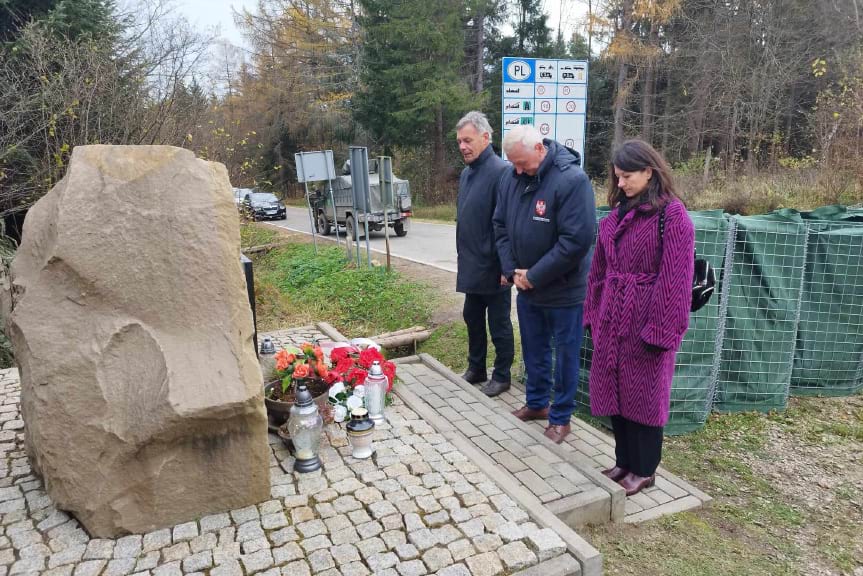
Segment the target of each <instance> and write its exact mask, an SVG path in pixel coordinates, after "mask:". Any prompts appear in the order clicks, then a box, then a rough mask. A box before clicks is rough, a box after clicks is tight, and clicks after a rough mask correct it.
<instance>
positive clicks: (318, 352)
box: [315, 346, 324, 360]
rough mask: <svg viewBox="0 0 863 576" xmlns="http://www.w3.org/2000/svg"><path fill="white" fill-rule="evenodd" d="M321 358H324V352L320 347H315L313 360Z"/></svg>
mask: <svg viewBox="0 0 863 576" xmlns="http://www.w3.org/2000/svg"><path fill="white" fill-rule="evenodd" d="M323 357H324V351H323V350H321V347H320V346H315V358H317V359H318V360H320V359H321V358H323Z"/></svg>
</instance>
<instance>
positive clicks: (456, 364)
mask: <svg viewBox="0 0 863 576" xmlns="http://www.w3.org/2000/svg"><path fill="white" fill-rule="evenodd" d="M512 330H513V336H514V338H515V359H514V360H513V363H512V374H511V377H512V380H513V381H520V380H521V378H522V375H523V369H522V358H521V337H520V335H519V332H518V324H517V323H513V327H512ZM417 352H420V353H422V352H425V353H426V354H431V355H432V356H434V357H435V358H437V359H438V360H439V361H440V362H441V363H442V364H443V365H444V366H446V367H447V368H449V369H450V370H452V371H453V372H455V373H457V374H461V373H462V372H464V371H465V370H467V326H465V323H464V322H462V321H461V320H457V321H454V322H449V323H446V324H442V325H441V326H438V327H437V328H435V329H434V331H433V332H432V334H431V336H430V337H429V339H428V340H426V341H425V342H422V343H420V345H419V347H418V348H417ZM494 360H495V351H494V344H493V343H492V341H491V336H490V335H488V358H487V361H486V364H487V365H488V369H489V370H488V373H489V376H491V371H492V367H493V366H494Z"/></svg>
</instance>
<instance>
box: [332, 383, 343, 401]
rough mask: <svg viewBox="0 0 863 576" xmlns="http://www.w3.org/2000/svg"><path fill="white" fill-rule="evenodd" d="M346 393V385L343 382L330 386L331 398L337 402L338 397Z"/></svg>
mask: <svg viewBox="0 0 863 576" xmlns="http://www.w3.org/2000/svg"><path fill="white" fill-rule="evenodd" d="M344 391H345V383H344V382H342V381H339V382H336V383H335V384H333V385H332V386H330V398H332V399H333V400H336V396H337V395H339V394H341V393H342V392H344Z"/></svg>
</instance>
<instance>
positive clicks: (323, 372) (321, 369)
mask: <svg viewBox="0 0 863 576" xmlns="http://www.w3.org/2000/svg"><path fill="white" fill-rule="evenodd" d="M315 371H316V372H317V373H318V376H320V377H321V378H326V377H327V373H328V372H329V369H328V368H327V365H326V364H324V363H323V362H321V361H320V360H318V363H317V365H316V367H315Z"/></svg>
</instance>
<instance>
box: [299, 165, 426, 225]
mask: <svg viewBox="0 0 863 576" xmlns="http://www.w3.org/2000/svg"><path fill="white" fill-rule="evenodd" d="M330 186H332V189H333V195H332V200H333V201H335V209H334V207H333V201H331V199H330ZM310 194H311V196H310V198H309V200H310V202H311V206H312V210H313V211H314V215H315V229H316V230H317V232H318V234H322V235H324V236H326V235H328V234H331V233H332V232H333V228H334V227H335V226H344V228H345V234H346V235H347V236H350V237H351V238H352V239H354V240H356V239H357V238H359V237H360V236H362V235H363V234H365V232H364V231H365V222H366V221H368V224H369V231H372V230H374V231H379V230H383V229H384V225H385V224H384V222H385V219H384V205H385V202H384V199H383V198H382V195H381V186H380V176H379V174H378V166H377V160H376V159H372V160H370V161H369V196H370V197H369V211H368V213H365V212H362V211H358V213H357V214H356V217H357V226H356V228H358V229H356V228H355V227H354V213H353V212H354V208H353V192H352V190H351V175H350V163H349V162H346V163H345V167H344V169H343V174H342V175H341V176H336V177H335V178H334V179H333V180H330V181H328V182H327V181H325V182H319V183H318V185H317V186H316V187H315V188H314V189H312V191H311V193H310ZM393 196H394V198H393V205H392V206H391V207H390V208H389V210H387V213H386V223H388V224H389V226H390V227H392V229H393V231H394V232H395V233H396V236H406V235H407V233H408V229H409V225H410V218H411V216H412V215H413V214H412V212H411V191H410V183H409V182H408V181H407V180H402V179H401V178H398V177H396V176H393Z"/></svg>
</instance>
